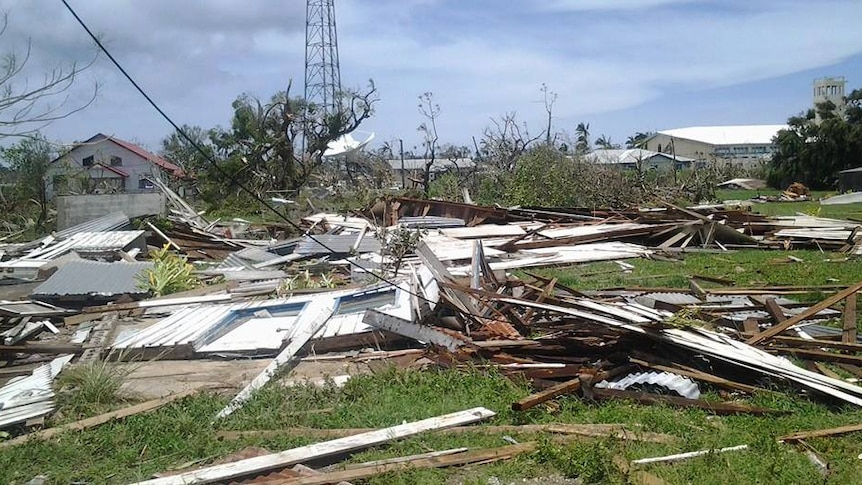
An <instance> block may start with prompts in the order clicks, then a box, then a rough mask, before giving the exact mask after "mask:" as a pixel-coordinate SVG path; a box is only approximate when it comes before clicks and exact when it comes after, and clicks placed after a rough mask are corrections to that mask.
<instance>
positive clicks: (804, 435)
mask: <svg viewBox="0 0 862 485" xmlns="http://www.w3.org/2000/svg"><path fill="white" fill-rule="evenodd" d="M859 431H862V424H851V425H847V426H839V427H837V428H828V429H817V430H813V431H799V432H796V433H791V434H789V435H785V436H782V437H780V438H778V441H798V440H807V439H809V438H824V437H827V436H836V435H840V434H847V433H856V432H859Z"/></svg>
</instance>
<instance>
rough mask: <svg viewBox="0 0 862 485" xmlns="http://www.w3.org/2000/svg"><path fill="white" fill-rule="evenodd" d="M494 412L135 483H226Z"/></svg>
mask: <svg viewBox="0 0 862 485" xmlns="http://www.w3.org/2000/svg"><path fill="white" fill-rule="evenodd" d="M494 415H495V413H494V412H493V411H491V410H489V409H485V408H481V407H479V408H472V409H467V410H465V411H459V412H456V413H451V414H446V415H443V416H437V417H433V418H428V419H423V420H421V421H414V422H411V423H404V424H400V425H397V426H392V427H389V428H382V429H378V430H375V431H371V432H368V433H362V434H358V435H355V436H348V437H346V438H339V439H335V440H331V441H324V442H322V443H315V444H311V445H306V446H301V447H299V448H291V449H289V450H284V451H281V452H279V453H273V454H270V455H263V456H258V457H254V458H247V459H245V460H239V461H235V462H233V463H224V464H221V465H213V466H209V467H206V468H201V469H199V470H192V471H189V472H186V473H181V474H179V475H173V476H169V477H163V478H156V479H153V480H146V481H143V482H138V485H144V484H146V485H184V484H187V483H215V482H218V483H227V482H230V481H232V480H231V479H233V478H236V477H242V476H248V475H254V474H260V473H263V472H266V471H268V470H273V469H277V468H285V467H288V466H291V465H296V464H297V463H306V462H309V461H313V460H315V459H319V458H325V457H327V456H332V455H338V454H342V453H347V452H351V451H355V450H360V449H364V448H368V447H370V446H375V445H380V444H383V443H388V442H390V441H393V440H396V439H400V438H406V437H408V436H413V435H415V434H418V433H422V432H425V431H431V430H435V429H439V428H448V427H452V426H458V425H464V424H470V423H475V422H477V421H481V420H483V419H486V418H490V417H492V416H494Z"/></svg>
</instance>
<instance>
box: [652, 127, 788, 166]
mask: <svg viewBox="0 0 862 485" xmlns="http://www.w3.org/2000/svg"><path fill="white" fill-rule="evenodd" d="M785 128H787V125H735V126H692V127H688V128H677V129H674V130H662V131H659V132H657V133H655V134H653V135H652V136H650V137H649V138H647V140H646V142H645V148H646V149H647V150H652V151H655V152H659V153H665V154H670V155H671V156H674V155H675V156H677V157H687V158H692V159H694V160H697V161H698V162H705V161H710V160H717V161H724V162H727V163H734V164H738V165H742V166H753V165H756V164H757V163H758V162H760V161H762V160H769V159H770V158H771V157H772V154H773V153H774V152H775V145H774V144H773V142H772V140H773V138H775V135H776V134H777V133H778V131H779V130H783V129H785Z"/></svg>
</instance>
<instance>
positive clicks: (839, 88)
mask: <svg viewBox="0 0 862 485" xmlns="http://www.w3.org/2000/svg"><path fill="white" fill-rule="evenodd" d="M846 85H847V80H846V79H844V77H843V76H839V77H823V78H820V79H815V80H814V92H813V99H812V107H813V108H814V112H815V120H816V121H817V122H820V115H818V114H817V105H818V104H820V103H826V102H831V103H832V104H834V105H835V112H836V113H837V114H840V113H843V112H844V106H845V104H846V100H845V99H844V87H845V86H846Z"/></svg>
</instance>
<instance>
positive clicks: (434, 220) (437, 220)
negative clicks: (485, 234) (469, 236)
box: [398, 216, 467, 229]
mask: <svg viewBox="0 0 862 485" xmlns="http://www.w3.org/2000/svg"><path fill="white" fill-rule="evenodd" d="M398 224H399V225H400V226H404V227H407V228H410V229H418V228H428V229H437V228H444V227H464V226H466V225H467V223H466V222H464V219H458V218H455V217H442V216H405V217H402V218H400V219H398Z"/></svg>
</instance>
